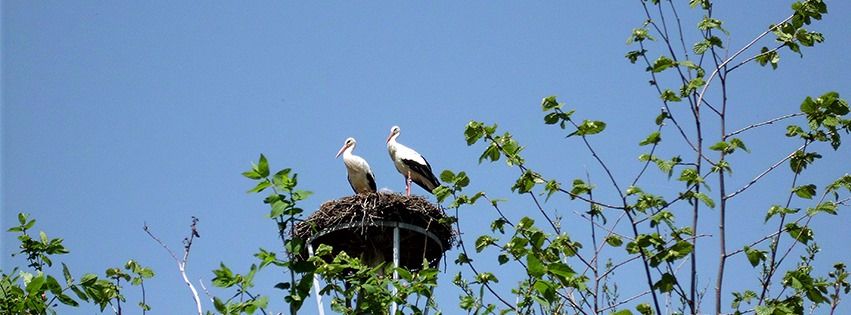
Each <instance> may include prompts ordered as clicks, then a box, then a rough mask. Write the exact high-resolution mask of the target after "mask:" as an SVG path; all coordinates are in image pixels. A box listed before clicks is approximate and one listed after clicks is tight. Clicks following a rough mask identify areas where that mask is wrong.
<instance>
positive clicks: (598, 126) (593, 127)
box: [567, 119, 606, 137]
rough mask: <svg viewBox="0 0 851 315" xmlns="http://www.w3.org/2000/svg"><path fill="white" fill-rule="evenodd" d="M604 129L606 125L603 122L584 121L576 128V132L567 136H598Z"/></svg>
mask: <svg viewBox="0 0 851 315" xmlns="http://www.w3.org/2000/svg"><path fill="white" fill-rule="evenodd" d="M605 129H606V123H605V122H602V121H592V120H587V119H586V120H585V121H583V122H582V124H580V125H579V126H578V127H577V129H576V131H574V132H572V133H571V134H569V135H567V136H568V137H571V136H574V135H579V136H587V135H593V134H598V133H600V132H603V130H605Z"/></svg>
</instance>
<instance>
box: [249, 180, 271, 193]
mask: <svg viewBox="0 0 851 315" xmlns="http://www.w3.org/2000/svg"><path fill="white" fill-rule="evenodd" d="M269 186H272V183H271V182H269V181H268V180H264V181H261V182H259V183H257V186H254V188H251V190H249V191H248V193H258V192H261V191H263V190H264V189H266V188H269Z"/></svg>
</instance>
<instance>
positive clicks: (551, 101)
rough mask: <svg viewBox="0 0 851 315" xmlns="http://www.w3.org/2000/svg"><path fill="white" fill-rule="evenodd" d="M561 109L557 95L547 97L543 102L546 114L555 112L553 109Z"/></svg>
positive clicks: (542, 106) (542, 105)
mask: <svg viewBox="0 0 851 315" xmlns="http://www.w3.org/2000/svg"><path fill="white" fill-rule="evenodd" d="M560 107H561V104H559V103H558V101H556V96H555V95H553V96H547V97H545V98H544V99H543V100H542V101H541V108H542V109H543V111H545V112H546V111H550V110H553V109H557V108H560Z"/></svg>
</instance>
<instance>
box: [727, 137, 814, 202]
mask: <svg viewBox="0 0 851 315" xmlns="http://www.w3.org/2000/svg"><path fill="white" fill-rule="evenodd" d="M807 144H808V143H804V144H803V145H801V146H800V147H798V149H796V150H795V151H792V153H789V155H786V157H785V158H783V159H782V160H780V161H777V162H776V163H774V164H772V165H771V166H770V167H768V169H766V170H765V171H763V172H762V173H760V174H759V175H757V176H756V177H754V178H753V179H752V180H751V181H750V182H749V183H747V184H746V185H745V186H744V187H742V188H739V190H736V191H734V192H733V193H731V194H729V195H725V196H724V197H723V198H724V199H731V198H733V197H735V196H736V195H738V194H740V193H742V192H744V191H745V190H747V189H748V188H750V187H751V186H752V185H753V184H755V183H756V182H757V181H759V180H760V179H761V178H762V177H764V176H765V175H768V173H770V172H771V171H773V170H774V169H775V168H777V167H778V166H780V164H783V162H786V161H787V160H789V159H791V158H792V156H793V155H795V152H798V151H800V150H802V149H804V148H805V147H806V146H807Z"/></svg>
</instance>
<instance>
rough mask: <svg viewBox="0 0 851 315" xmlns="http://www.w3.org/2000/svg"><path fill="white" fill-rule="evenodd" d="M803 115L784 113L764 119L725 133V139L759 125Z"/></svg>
mask: <svg viewBox="0 0 851 315" xmlns="http://www.w3.org/2000/svg"><path fill="white" fill-rule="evenodd" d="M803 115H804V113H794V114H788V115H783V116H780V117H777V118H774V119H769V120H766V121H763V122H761V123H757V124H753V125H750V126H747V127H744V128H742V129H739V130H736V131H733V132H731V133H729V134H726V135H724V139H726V138H729V137H732V136H735V135H737V134H740V133H742V132H745V131H748V130H750V129H753V128H756V127H759V126H764V125H771V124H773V123H775V122H778V121H780V120H784V119H787V118H792V117H797V116H803Z"/></svg>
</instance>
